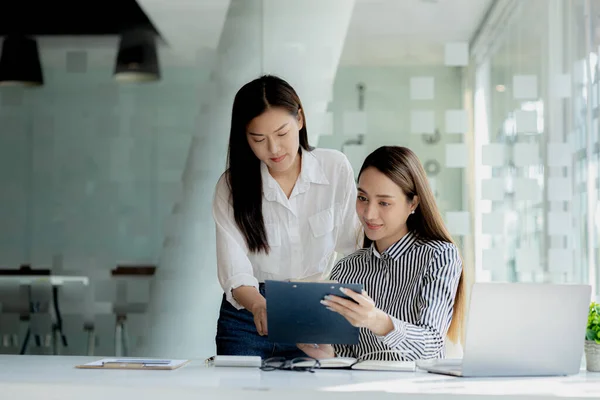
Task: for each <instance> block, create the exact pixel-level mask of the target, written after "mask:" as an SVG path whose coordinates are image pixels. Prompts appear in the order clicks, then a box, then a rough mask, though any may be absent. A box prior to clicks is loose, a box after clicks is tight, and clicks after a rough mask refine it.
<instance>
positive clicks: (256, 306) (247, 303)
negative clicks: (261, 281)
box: [231, 286, 267, 336]
mask: <svg viewBox="0 0 600 400" xmlns="http://www.w3.org/2000/svg"><path fill="white" fill-rule="evenodd" d="M231 294H232V295H233V298H234V299H235V300H236V301H237V302H238V303H240V304H241V305H242V307H244V308H245V309H246V310H248V311H250V312H251V313H252V315H253V316H254V325H256V331H257V332H258V334H259V335H261V336H264V335H266V334H267V300H266V299H265V298H264V296H263V295H262V294H260V292H259V291H258V289H257V288H255V287H254V286H240V287H238V288H235V289H233V291H232V292H231Z"/></svg>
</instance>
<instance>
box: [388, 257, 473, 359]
mask: <svg viewBox="0 0 600 400" xmlns="http://www.w3.org/2000/svg"><path fill="white" fill-rule="evenodd" d="M461 271H462V261H461V259H460V255H459V253H458V249H457V248H456V247H455V246H450V247H446V248H445V249H444V250H442V251H440V252H439V253H438V254H437V255H436V256H434V257H433V258H432V260H431V262H430V264H429V265H428V266H427V271H426V273H425V276H424V277H423V286H422V290H421V293H420V295H419V296H418V298H417V305H418V309H419V310H420V318H419V320H418V322H417V323H415V324H411V323H408V322H405V321H401V320H399V319H398V318H395V317H392V316H390V318H391V319H392V323H393V325H394V330H392V331H391V332H390V333H388V334H387V335H385V336H377V338H378V339H379V340H380V341H382V342H383V344H384V345H385V346H387V347H389V348H390V349H392V350H399V351H401V352H406V354H404V358H405V359H407V360H413V359H414V360H417V359H428V358H436V357H437V356H438V355H439V354H440V353H441V351H442V349H443V347H444V340H445V337H446V334H447V332H448V328H449V327H450V322H451V321H452V310H453V306H454V296H455V295H456V290H457V288H458V282H459V280H460V274H461Z"/></svg>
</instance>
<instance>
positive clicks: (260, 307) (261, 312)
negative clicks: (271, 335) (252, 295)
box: [250, 296, 269, 336]
mask: <svg viewBox="0 0 600 400" xmlns="http://www.w3.org/2000/svg"><path fill="white" fill-rule="evenodd" d="M250 312H251V313H252V315H254V325H256V330H257V331H258V334H259V335H260V336H266V335H267V334H268V332H269V331H268V329H267V300H266V299H265V298H264V297H262V296H261V299H260V300H258V301H256V302H255V303H254V304H253V305H252V307H251V308H250Z"/></svg>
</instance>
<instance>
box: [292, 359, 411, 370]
mask: <svg viewBox="0 0 600 400" xmlns="http://www.w3.org/2000/svg"><path fill="white" fill-rule="evenodd" d="M319 362H320V364H321V367H320V368H321V369H355V370H362V371H398V372H414V371H416V370H417V367H416V363H415V362H414V361H381V360H364V361H358V360H357V359H356V358H352V357H335V358H326V359H323V360H319ZM294 365H295V366H298V367H310V366H311V365H314V362H313V361H302V362H298V363H295V364H294Z"/></svg>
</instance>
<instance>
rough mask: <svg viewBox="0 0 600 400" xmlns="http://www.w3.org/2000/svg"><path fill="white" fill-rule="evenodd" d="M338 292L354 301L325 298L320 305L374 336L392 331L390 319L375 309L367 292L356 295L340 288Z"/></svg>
mask: <svg viewBox="0 0 600 400" xmlns="http://www.w3.org/2000/svg"><path fill="white" fill-rule="evenodd" d="M340 291H341V292H342V293H344V294H345V295H346V296H348V297H350V298H351V299H353V300H354V301H356V303H355V302H354V301H351V300H348V299H344V298H342V297H339V296H333V295H331V296H326V297H325V300H322V301H321V303H322V304H323V305H325V306H326V307H327V308H328V309H329V310H331V311H334V312H337V313H338V314H340V315H342V316H343V317H344V318H346V319H347V320H348V322H350V323H351V324H352V326H355V327H358V328H367V329H369V330H371V331H372V332H373V333H375V334H376V335H380V336H384V335H387V334H388V333H389V332H391V331H392V330H393V329H394V326H393V324H392V321H391V319H390V317H389V316H388V315H387V314H386V313H384V312H383V311H381V310H380V309H378V308H377V307H375V302H374V301H373V299H372V298H371V297H369V295H368V294H367V292H365V291H364V290H363V291H362V293H360V294H359V293H356V292H355V291H353V290H350V289H344V288H340Z"/></svg>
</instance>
